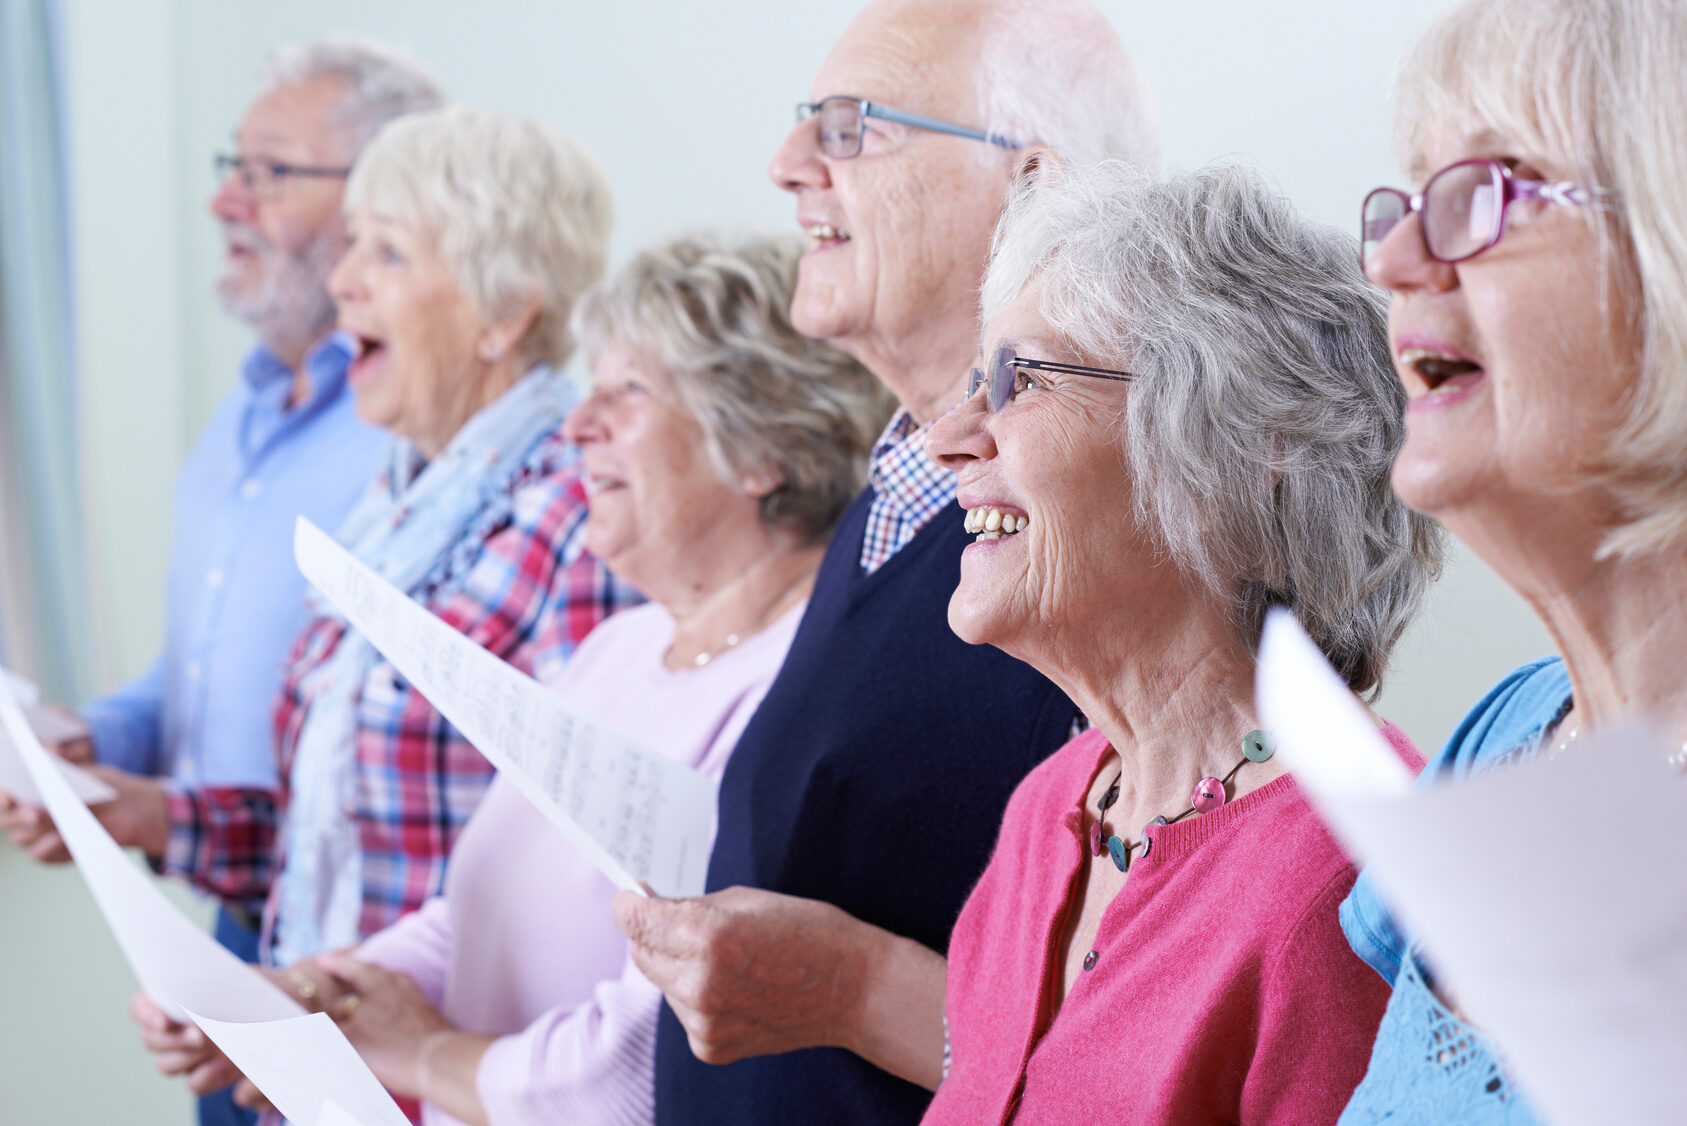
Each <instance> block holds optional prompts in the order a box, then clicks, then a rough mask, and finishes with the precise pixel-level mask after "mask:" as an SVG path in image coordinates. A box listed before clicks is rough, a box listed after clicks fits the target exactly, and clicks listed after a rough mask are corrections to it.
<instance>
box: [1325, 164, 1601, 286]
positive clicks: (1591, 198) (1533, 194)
mask: <svg viewBox="0 0 1687 1126" xmlns="http://www.w3.org/2000/svg"><path fill="white" fill-rule="evenodd" d="M1472 165H1480V166H1482V167H1485V168H1486V169H1487V170H1488V174H1489V175H1490V176H1491V177H1492V178H1493V181H1494V187H1496V188H1497V189H1498V190H1499V198H1500V206H1499V210H1498V212H1497V214H1496V215H1495V216H1494V231H1493V234H1491V235H1489V236H1488V239H1487V241H1486V242H1484V243H1482V245H1480V246H1478V247H1476V249H1474V250H1472V251H1470V252H1468V253H1466V254H1460V255H1456V256H1454V257H1451V258H1449V257H1445V256H1443V255H1440V254H1437V253H1436V252H1435V248H1434V247H1433V246H1430V245H1429V233H1428V231H1427V229H1426V223H1425V222H1424V211H1423V205H1424V199H1425V198H1426V197H1427V196H1428V195H1429V192H1430V189H1431V188H1433V187H1434V186H1435V181H1437V180H1439V179H1440V178H1441V177H1443V176H1445V175H1446V174H1447V173H1449V172H1452V171H1454V170H1455V169H1458V168H1465V167H1469V166H1472ZM1379 195H1380V196H1393V197H1394V198H1395V199H1397V200H1399V201H1400V202H1401V204H1402V205H1403V206H1404V208H1405V211H1404V213H1403V214H1402V215H1401V216H1400V217H1399V218H1398V219H1395V220H1393V221H1392V222H1390V223H1389V225H1388V227H1387V228H1386V229H1385V230H1383V231H1381V232H1380V233H1378V234H1376V235H1375V236H1374V237H1372V236H1371V221H1367V220H1366V218H1365V216H1366V214H1367V213H1368V212H1369V211H1370V209H1371V201H1372V200H1373V199H1375V198H1377V197H1378V196H1379ZM1617 198H1618V197H1617V193H1616V192H1615V191H1613V190H1611V189H1610V188H1600V187H1594V186H1592V185H1590V184H1577V183H1573V182H1571V181H1569V180H1520V179H1518V178H1517V177H1516V176H1515V175H1514V174H1513V173H1512V171H1511V169H1510V168H1508V167H1506V166H1505V165H1504V164H1503V163H1501V162H1500V161H1497V160H1494V159H1491V158H1487V157H1477V158H1475V159H1471V160H1456V161H1454V162H1453V163H1451V164H1449V165H1447V166H1446V167H1445V168H1442V169H1440V170H1439V171H1437V172H1436V173H1435V175H1433V176H1431V177H1430V178H1429V179H1428V180H1427V181H1426V182H1425V183H1424V185H1423V191H1421V192H1418V193H1417V194H1415V195H1413V194H1410V193H1407V192H1403V191H1401V190H1400V189H1399V188H1372V189H1371V190H1370V191H1368V192H1366V193H1365V199H1364V201H1363V202H1362V203H1361V204H1360V205H1359V265H1360V267H1361V268H1363V267H1364V266H1365V265H1366V264H1367V263H1366V253H1365V244H1366V243H1367V242H1375V243H1378V244H1380V243H1381V242H1382V240H1383V239H1385V238H1387V237H1388V235H1389V232H1391V231H1393V230H1394V228H1395V227H1396V226H1398V225H1399V224H1401V223H1403V222H1405V221H1406V216H1408V215H1411V214H1414V213H1416V214H1417V216H1418V237H1419V238H1421V239H1422V240H1423V248H1424V250H1425V251H1427V252H1428V254H1429V256H1430V257H1431V258H1433V259H1435V260H1436V261H1437V262H1447V263H1453V262H1463V261H1465V260H1467V259H1470V258H1474V257H1476V256H1477V255H1478V254H1481V253H1482V252H1483V251H1484V250H1490V249H1492V248H1493V247H1494V246H1496V245H1497V244H1498V243H1499V241H1500V239H1502V238H1504V237H1505V216H1506V212H1507V211H1509V210H1510V209H1511V205H1512V204H1513V203H1516V202H1517V201H1519V200H1540V201H1541V202H1543V203H1556V204H1559V205H1560V206H1563V207H1592V208H1597V209H1598V210H1601V211H1611V210H1615V208H1616V205H1617ZM1376 222H1381V220H1376Z"/></svg>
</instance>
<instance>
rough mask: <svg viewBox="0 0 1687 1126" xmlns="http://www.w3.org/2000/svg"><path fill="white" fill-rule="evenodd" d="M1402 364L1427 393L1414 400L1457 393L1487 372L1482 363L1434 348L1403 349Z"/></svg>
mask: <svg viewBox="0 0 1687 1126" xmlns="http://www.w3.org/2000/svg"><path fill="white" fill-rule="evenodd" d="M1400 364H1401V366H1402V367H1404V368H1406V369H1407V370H1408V371H1410V372H1412V374H1413V375H1415V376H1416V377H1417V381H1418V383H1419V384H1421V386H1422V387H1423V392H1422V393H1421V394H1419V395H1414V396H1413V398H1414V399H1419V400H1429V399H1436V398H1442V397H1446V396H1450V395H1456V394H1458V393H1459V392H1461V391H1464V390H1466V389H1468V388H1469V387H1471V386H1472V385H1474V384H1476V383H1478V382H1479V381H1480V380H1481V379H1482V377H1483V376H1484V375H1485V374H1487V373H1486V372H1484V371H1483V370H1482V366H1481V365H1480V364H1478V363H1476V362H1475V361H1473V360H1469V359H1466V358H1465V357H1463V356H1455V355H1453V354H1451V353H1449V352H1442V351H1439V350H1437V349H1434V348H1423V347H1417V346H1413V347H1408V348H1402V349H1400Z"/></svg>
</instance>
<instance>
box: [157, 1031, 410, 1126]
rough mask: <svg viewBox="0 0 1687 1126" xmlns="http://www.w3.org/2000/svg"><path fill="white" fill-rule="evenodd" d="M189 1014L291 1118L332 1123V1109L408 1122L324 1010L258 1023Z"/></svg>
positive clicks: (372, 1120)
mask: <svg viewBox="0 0 1687 1126" xmlns="http://www.w3.org/2000/svg"><path fill="white" fill-rule="evenodd" d="M188 1015H189V1016H190V1017H192V1019H193V1022H194V1023H195V1024H197V1025H198V1026H199V1027H200V1028H202V1029H204V1030H205V1035H207V1036H209V1037H210V1038H211V1040H212V1042H213V1043H215V1044H216V1045H217V1047H219V1048H221V1049H222V1050H223V1054H224V1055H226V1056H228V1058H229V1059H231V1060H233V1061H234V1062H235V1065H236V1066H238V1067H239V1068H240V1070H241V1071H242V1072H244V1073H245V1074H246V1076H247V1078H249V1079H252V1081H253V1082H254V1083H257V1084H258V1089H259V1090H261V1091H263V1093H264V1096H265V1097H266V1098H268V1099H269V1101H270V1102H272V1103H274V1104H275V1109H277V1110H279V1111H280V1112H281V1113H282V1114H283V1115H284V1116H285V1117H286V1118H287V1120H288V1121H289V1122H295V1123H307V1122H317V1123H320V1122H323V1121H335V1119H333V1118H331V1117H330V1113H331V1112H332V1113H335V1114H338V1115H339V1116H340V1117H339V1119H338V1121H342V1122H350V1123H352V1124H353V1126H409V1119H407V1118H405V1117H404V1114H403V1112H402V1111H400V1110H399V1109H398V1104H396V1103H394V1102H393V1101H392V1096H391V1095H389V1094H387V1092H386V1088H384V1087H382V1086H381V1083H380V1081H379V1080H378V1079H376V1078H375V1076H374V1074H373V1073H372V1072H371V1071H370V1070H369V1068H368V1066H367V1065H366V1064H365V1063H364V1062H363V1059H362V1057H361V1056H359V1055H358V1054H357V1049H355V1048H353V1047H352V1046H351V1043H350V1042H349V1041H347V1040H346V1038H345V1036H343V1035H342V1034H341V1033H340V1030H339V1028H338V1027H336V1026H335V1024H334V1022H333V1021H332V1020H330V1019H329V1017H328V1014H327V1013H312V1014H310V1015H309V1016H298V1017H294V1018H292V1019H291V1020H279V1021H259V1022H256V1023H245V1022H238V1021H237V1022H229V1021H220V1020H212V1019H211V1018H210V1017H206V1016H202V1015H200V1014H198V1013H189V1014H188ZM256 1075H262V1076H263V1077H264V1082H262V1083H258V1080H257V1079H256V1078H255V1076H256ZM330 1092H331V1094H330Z"/></svg>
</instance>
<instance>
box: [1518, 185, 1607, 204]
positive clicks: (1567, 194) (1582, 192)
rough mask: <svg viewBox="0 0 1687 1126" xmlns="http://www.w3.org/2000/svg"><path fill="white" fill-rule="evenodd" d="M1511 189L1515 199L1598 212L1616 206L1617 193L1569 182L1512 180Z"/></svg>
mask: <svg viewBox="0 0 1687 1126" xmlns="http://www.w3.org/2000/svg"><path fill="white" fill-rule="evenodd" d="M1511 188H1512V191H1513V192H1514V193H1515V198H1517V199H1544V200H1546V201H1547V202H1548V203H1560V204H1565V205H1567V206H1570V207H1592V208H1596V209H1598V210H1600V211H1609V210H1611V209H1612V208H1614V207H1616V205H1617V193H1616V192H1615V191H1613V190H1612V189H1610V188H1600V187H1595V186H1593V185H1591V184H1577V183H1573V182H1571V181H1569V180H1512V181H1511Z"/></svg>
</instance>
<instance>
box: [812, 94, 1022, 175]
mask: <svg viewBox="0 0 1687 1126" xmlns="http://www.w3.org/2000/svg"><path fill="white" fill-rule="evenodd" d="M811 117H817V118H819V119H820V151H821V152H823V153H825V154H826V155H827V156H828V157H831V158H832V159H833V160H849V159H850V158H852V157H857V156H860V155H861V138H862V137H863V136H864V135H865V134H866V132H867V126H866V119H867V118H869V117H876V118H878V119H879V120H881V121H894V122H896V123H897V124H898V125H909V126H912V127H913V128H915V129H928V130H930V131H931V132H933V133H948V134H950V135H951V136H954V137H966V138H967V139H969V140H973V141H983V142H985V143H986V144H991V145H1001V146H1002V147H1003V148H1007V149H1017V148H1019V147H1020V146H1019V143H1018V142H1017V141H1010V140H1008V139H1007V138H1006V137H1003V136H1000V135H999V134H996V133H985V132H983V131H982V130H979V129H968V128H967V127H966V126H964V125H951V124H949V123H948V122H947V121H938V120H937V119H936V118H931V117H921V116H920V115H919V114H917V113H909V112H908V111H907V110H900V109H892V108H891V107H889V106H882V105H879V104H878V103H877V102H869V101H867V100H866V99H865V98H853V97H850V96H849V95H848V94H833V95H831V96H830V97H825V98H821V99H820V100H819V101H818V102H799V103H797V120H798V121H807V120H808V119H809V118H811Z"/></svg>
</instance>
